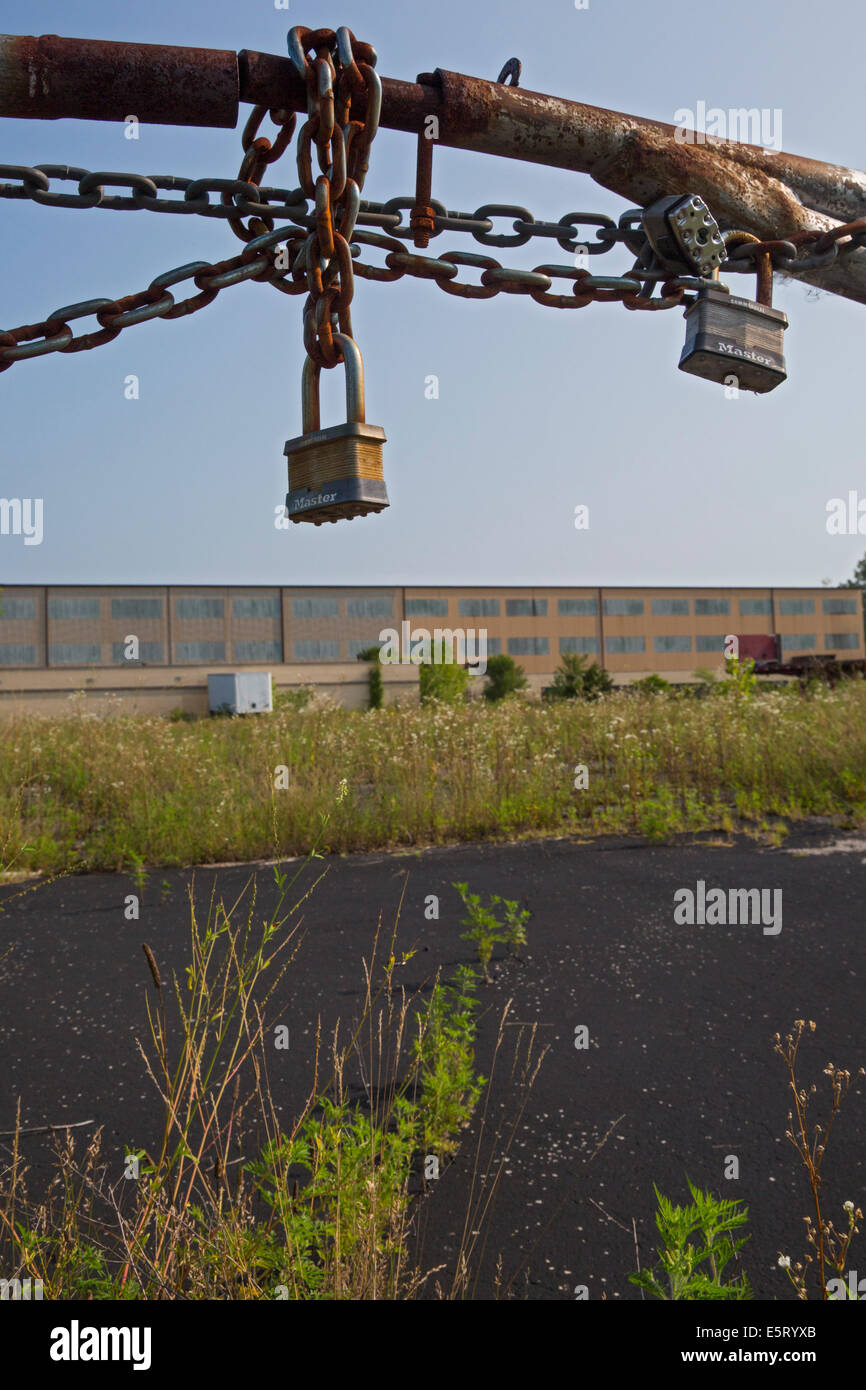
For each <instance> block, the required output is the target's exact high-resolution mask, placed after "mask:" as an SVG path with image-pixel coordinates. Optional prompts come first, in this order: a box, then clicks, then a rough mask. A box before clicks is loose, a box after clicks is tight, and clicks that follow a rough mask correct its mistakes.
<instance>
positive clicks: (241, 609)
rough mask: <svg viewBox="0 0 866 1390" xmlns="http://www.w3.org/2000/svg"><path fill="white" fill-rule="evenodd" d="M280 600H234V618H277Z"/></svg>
mask: <svg viewBox="0 0 866 1390" xmlns="http://www.w3.org/2000/svg"><path fill="white" fill-rule="evenodd" d="M279 616H280V600H279V599H278V598H235V599H232V617H234V618H278V617H279Z"/></svg>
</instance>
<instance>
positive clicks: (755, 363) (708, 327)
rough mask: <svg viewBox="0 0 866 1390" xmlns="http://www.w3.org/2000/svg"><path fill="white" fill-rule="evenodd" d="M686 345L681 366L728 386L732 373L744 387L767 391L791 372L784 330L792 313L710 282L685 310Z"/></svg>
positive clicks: (681, 358) (761, 391)
mask: <svg viewBox="0 0 866 1390" xmlns="http://www.w3.org/2000/svg"><path fill="white" fill-rule="evenodd" d="M685 319H686V323H687V325H688V326H687V328H686V345H685V347H684V348H683V352H682V356H681V357H680V362H679V366H680V371H681V372H691V373H692V375H693V376H702V377H706V379H707V380H708V381H717V382H719V383H720V385H726V384H727V382H728V379H729V378H730V377H732V376H735V377H736V378H737V385H738V386H740V387H742V389H743V390H744V391H755V392H758V393H763V392H765V391H772V390H773V389H774V387H776V386H780V385H781V384H782V382H783V381H784V380H785V379H786V377H787V372H786V371H785V357H784V353H783V343H782V334H783V333H784V332H785V329H786V328H787V327H788V318H787V315H786V314H783V313H782V311H781V310H780V309H774V308H772V307H771V305H769V304H758V303H756V302H755V301H754V300H751V299H741V298H739V296H737V295H734V294H729V293H728V292H727V291H726V290H725V289H723V288H722V286H721V285H718V284H712V285H708V286H707V288H706V289H700V290H698V292H697V298H696V299H695V301H694V303H692V304H690V305H689V307H688V309H686V312H685Z"/></svg>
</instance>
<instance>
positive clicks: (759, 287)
mask: <svg viewBox="0 0 866 1390" xmlns="http://www.w3.org/2000/svg"><path fill="white" fill-rule="evenodd" d="M723 235H724V238H725V245H726V246H731V247H733V246H745V245H746V244H747V243H749V242H752V243H754V242H757V241H759V240H760V238H759V237H756V236H753V235H752V233H751V232H733V233H730V234H729V233H723ZM755 277H756V286H755V300H756V302H757V303H758V304H763V305H764V308H766V309H772V307H773V262H772V259H771V257H770V253H769V251H762V252H761V253H760V255H758V256H756V257H755Z"/></svg>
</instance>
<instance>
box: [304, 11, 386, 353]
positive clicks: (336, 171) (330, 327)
mask: <svg viewBox="0 0 866 1390" xmlns="http://www.w3.org/2000/svg"><path fill="white" fill-rule="evenodd" d="M288 47H289V57H290V58H291V60H292V62H293V64H294V66H295V68H296V70H297V72H298V73H299V75H300V76H301V77H302V78H303V79H304V82H305V83H306V87H307V120H306V121H305V123H304V125H303V126H302V127H301V129H300V132H299V134H298V150H297V160H298V182H299V183H300V186H301V191H302V193H303V195H304V197H305V198H306V199H310V200H311V202H312V224H311V227H310V231H309V234H308V236H307V238H306V240H305V241H304V244H303V246H302V247H301V250H300V252H299V253H298V255H297V256H296V257H295V260H294V263H293V265H292V275H293V278H294V280H295V283H297V281H298V278H299V275H300V273H301V272H302V271H303V272H304V273H305V274H306V278H307V288H308V291H309V293H308V297H307V301H306V303H305V305H304V347H305V349H306V351H307V355H308V356H309V357H310V358H312V360H313V362H314V363H315V364H316V366H317V367H320V368H321V367H327V368H330V367H336V366H337V365H338V363H340V362H342V360H343V353H342V350H341V348H340V346H339V344H338V343H337V341H336V340H335V335H339V334H342V335H343V336H344V337H346V338H351V339H353V340H354V334H353V332H352V315H351V304H352V299H353V297H354V293H355V273H354V268H353V264H352V252H351V249H350V242H351V239H352V236H353V234H354V231H355V225H356V222H357V218H358V214H359V211H360V207H361V190H362V188H363V186H364V180H365V178H366V176H367V171H368V168H369V162H370V146H371V145H372V143H373V140H374V138H375V136H376V132H377V130H378V128H379V116H380V112H381V108H382V82H381V79H380V78H379V75H378V73H377V72H376V70H375V64H376V52H375V49H373V48H372V47H371V46H370V45H369V44H364V43H359V42H358V40H357V39H356V38H355V36H354V34H353V33H352V31H351V30H350V29H347V28H345V27H343V28H340V29H338V30H336V32H335V31H334V30H331V29H316V30H311V29H306V28H303V27H296V28H293V29H291V30H290V31H289V38H288ZM310 54H314V55H315V56H314V57H310V56H309V55H310ZM358 97H363V99H364V107H365V114H364V119H363V120H362V121H361V120H353V119H352V106H353V102H354V101H355V99H356V98H358ZM313 145H315V148H316V161H317V163H318V166H319V173H318V175H315V174H314V172H313Z"/></svg>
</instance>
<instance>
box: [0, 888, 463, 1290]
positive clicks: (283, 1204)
mask: <svg viewBox="0 0 866 1390" xmlns="http://www.w3.org/2000/svg"><path fill="white" fill-rule="evenodd" d="M274 874H275V881H276V890H277V892H276V897H277V901H276V906H275V907H274V908H273V909H272V910H271V911H269V912H268V913H267V914H265V916H264V917H263V918H260V915H259V912H258V908H257V892H256V887H255V882H254V881H253V883H252V884H251V885H249V886H248V888H247V889H246V890H245V891H244V893H243V894H242V895H240V896H239V897H238V898H237V900H236V901H234V902H231V903H228V904H226V903H225V902H223V900H222V899H221V898H218V897H217V896H216V894H214V895H212V897H211V899H210V901H209V903H208V906H207V910H206V912H205V913H204V914H202V913H200V911H199V909H198V907H197V904H196V902H195V898H194V892H193V890H192V889H191V890H190V950H189V965H188V966H187V968H186V972H185V976H184V977H183V978H181V979H178V978H176V977H175V978H173V979H172V980H170V981H169V980H167V979H166V978H164V972H163V970H162V969H161V967H160V964H159V962H158V961H157V960H156V957H155V955H154V953H153V951H152V950H151V948H150V947H149V946H147V945H145V948H144V954H145V957H146V969H147V970H148V971H149V974H150V981H151V987H150V993H149V1004H148V1036H147V1038H146V1041H145V1042H144V1044H140V1050H141V1053H142V1057H143V1060H144V1063H145V1066H146V1069H147V1072H148V1073H149V1075H150V1078H151V1080H152V1082H153V1084H154V1086H155V1087H156V1089H157V1092H158V1094H159V1097H160V1100H161V1110H162V1123H161V1126H160V1130H159V1133H158V1134H157V1136H156V1138H155V1140H154V1142H153V1143H145V1144H144V1146H143V1147H133V1146H130V1147H129V1149H128V1151H127V1154H126V1160H125V1174H124V1176H123V1177H121V1178H120V1179H118V1180H115V1181H111V1179H110V1175H109V1172H108V1164H107V1161H106V1160H105V1159H104V1157H103V1155H102V1151H101V1136H100V1135H99V1134H98V1133H97V1134H96V1135H95V1136H94V1137H93V1138H92V1139H91V1141H90V1142H89V1144H88V1145H87V1146H86V1148H85V1149H84V1151H83V1153H81V1152H77V1151H76V1148H75V1146H74V1141H73V1139H72V1136H71V1134H70V1133H69V1132H67V1133H66V1134H65V1136H63V1137H61V1138H60V1139H58V1142H57V1145H56V1171H55V1176H54V1179H53V1183H52V1185H51V1189H50V1190H49V1192H48V1194H47V1196H46V1197H45V1198H44V1199H43V1200H41V1201H39V1202H32V1201H31V1200H30V1199H29V1198H28V1195H27V1180H26V1165H25V1164H24V1162H23V1159H22V1157H21V1134H20V1127H17V1128H16V1133H15V1135H14V1137H13V1141H12V1145H11V1152H10V1155H9V1160H8V1162H7V1164H6V1167H5V1171H3V1172H2V1173H0V1268H3V1269H4V1271H6V1272H7V1273H8V1277H9V1278H30V1279H33V1280H41V1281H42V1283H43V1287H44V1292H45V1297H46V1298H51V1299H58V1298H121V1299H139V1298H144V1299H164V1298H172V1299H177V1298H187V1299H204V1298H208V1299H259V1298H266V1299H273V1298H291V1299H337V1298H348V1299H378V1298H389V1299H392V1298H407V1297H411V1296H412V1295H413V1294H414V1293H416V1292H417V1291H418V1289H419V1288H420V1287H421V1286H422V1284H423V1282H424V1280H425V1278H426V1277H427V1274H428V1272H426V1271H423V1270H422V1269H421V1267H420V1265H419V1263H418V1259H417V1258H413V1257H411V1255H410V1252H411V1249H412V1245H411V1242H410V1240H409V1231H410V1226H411V1222H412V1194H413V1190H416V1189H417V1188H418V1186H419V1175H420V1174H421V1173H422V1172H423V1171H426V1169H425V1161H429V1159H430V1158H434V1159H435V1161H436V1164H437V1166H438V1165H440V1164H441V1165H445V1164H447V1162H448V1160H449V1157H450V1156H451V1155H452V1154H453V1152H454V1150H455V1148H456V1146H457V1144H458V1143H459V1140H460V1135H461V1132H462V1130H463V1128H464V1127H465V1126H466V1124H467V1123H468V1121H469V1118H470V1116H471V1114H472V1112H473V1109H474V1108H475V1106H476V1104H477V1102H478V1099H479V1096H480V1095H481V1092H482V1089H483V1086H484V1078H483V1077H481V1076H480V1075H478V1073H477V1071H476V1068H475V1061H474V1040H475V1017H476V1011H477V1007H478V1005H477V1000H476V999H475V997H474V992H475V987H476V977H475V974H474V972H473V971H472V970H471V969H469V968H468V967H463V968H462V969H461V970H459V971H458V973H457V975H456V976H455V978H454V980H452V981H450V982H446V981H442V980H441V979H440V978H439V977H438V976H437V977H436V978H434V979H433V980H432V981H431V982H428V988H426V989H425V988H424V987H419V988H418V989H416V990H414V991H407V990H406V989H405V987H402V986H400V985H398V983H397V976H396V973H395V972H396V971H397V969H398V968H399V967H400V966H402V965H404V964H405V963H406V961H407V960H408V959H409V954H411V953H409V954H406V955H403V956H402V957H401V956H398V953H397V948H396V931H397V923H396V922H395V924H394V928H393V930H392V932H391V933H390V936H388V937H386V939H384V940H383V939H382V936H383V934H382V930H381V924H380V927H379V929H378V930H377V932H376V935H375V939H374V942H373V946H372V949H371V953H370V956H369V959H367V960H366V961H365V963H364V978H365V989H364V996H363V1003H362V1006H361V1008H360V1012H359V1014H358V1016H357V1017H356V1018H355V1019H354V1020H353V1022H352V1024H351V1026H349V1027H348V1028H344V1027H341V1026H340V1025H338V1026H337V1028H336V1029H335V1031H334V1034H333V1037H332V1038H331V1039H330V1040H329V1042H328V1044H327V1046H326V1044H325V1042H324V1040H323V1039H322V1038H321V1036H317V1039H316V1048H315V1058H316V1060H315V1068H314V1074H313V1076H311V1078H310V1088H309V1093H308V1098H307V1100H306V1103H305V1104H303V1105H301V1106H300V1107H299V1110H298V1113H297V1114H296V1116H295V1118H294V1119H293V1121H292V1122H291V1124H289V1125H288V1126H286V1125H285V1124H284V1122H282V1121H281V1120H280V1118H279V1111H278V1106H277V1103H276V1101H275V1098H274V1086H273V1085H272V1072H273V1069H274V1057H275V1056H276V1057H278V1058H279V1057H280V1052H279V1051H276V1052H275V1048H277V1049H279V1048H280V1047H281V1046H285V1039H283V1040H282V1042H281V1041H280V1031H281V1025H280V1024H279V1023H277V1024H275V1023H274V1020H273V1018H272V1017H271V1016H270V1015H271V1013H272V1007H273V1006H274V1005H275V1003H276V1001H277V998H278V991H279V990H280V989H281V987H282V986H283V985H284V984H285V980H286V975H287V971H288V970H289V967H290V966H291V963H292V960H293V957H294V954H295V952H296V951H297V950H298V949H299V946H300V935H299V916H298V909H299V907H300V902H298V903H295V904H294V905H293V906H292V907H291V908H289V906H288V903H289V895H290V891H291V888H292V885H293V883H294V882H295V880H292V881H291V883H290V882H289V881H288V877H287V875H286V874H285V873H284V872H281V870H280V869H279V868H276V869H275V870H274ZM296 877H297V876H296ZM309 891H312V890H309ZM305 896H306V895H305ZM301 901H303V898H302V899H301ZM143 968H145V963H143ZM326 1055H327V1058H328V1065H327V1068H325V1063H324V1057H325V1056H326ZM320 1069H322V1070H325V1071H326V1073H327V1079H326V1080H325V1081H324V1083H323V1082H322V1081H321V1080H320V1076H319V1072H320ZM251 1151H252V1156H251ZM413 1184H414V1187H413ZM458 1267H461V1261H460V1259H458ZM459 1277H460V1279H465V1270H464V1271H463V1272H462V1273H461V1274H460V1276H459Z"/></svg>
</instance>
